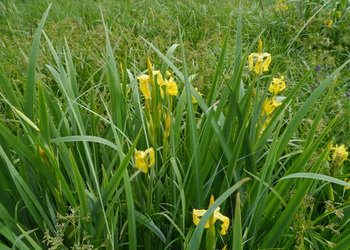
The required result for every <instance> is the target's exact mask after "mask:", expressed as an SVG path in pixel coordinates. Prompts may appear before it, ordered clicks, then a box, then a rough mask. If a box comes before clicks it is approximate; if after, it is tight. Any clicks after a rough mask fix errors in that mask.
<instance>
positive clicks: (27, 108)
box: [24, 4, 51, 120]
mask: <svg viewBox="0 0 350 250" xmlns="http://www.w3.org/2000/svg"><path fill="white" fill-rule="evenodd" d="M50 8H51V4H50V5H49V7H48V8H47V10H46V11H45V13H44V15H43V17H42V19H41V21H40V24H39V27H38V29H37V30H36V32H35V36H34V41H33V44H32V48H31V50H30V56H29V62H28V70H27V78H26V89H25V93H24V114H25V115H26V116H27V117H28V118H29V119H30V120H32V119H33V109H34V107H36V102H35V92H36V90H35V82H36V80H35V74H36V70H35V67H36V59H37V56H38V50H39V43H40V37H41V32H42V30H43V28H44V24H45V21H46V18H47V16H48V14H49V10H50Z"/></svg>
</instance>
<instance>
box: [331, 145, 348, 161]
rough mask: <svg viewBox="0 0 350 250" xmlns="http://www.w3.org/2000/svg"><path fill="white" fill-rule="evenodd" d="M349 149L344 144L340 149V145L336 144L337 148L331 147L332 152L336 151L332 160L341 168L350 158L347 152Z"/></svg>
mask: <svg viewBox="0 0 350 250" xmlns="http://www.w3.org/2000/svg"><path fill="white" fill-rule="evenodd" d="M347 149H348V148H346V147H345V146H344V144H342V145H340V146H339V147H338V144H336V146H335V147H331V150H334V153H333V156H332V160H333V161H334V162H335V163H337V165H338V166H340V165H341V164H342V163H343V162H344V161H345V160H346V159H347V158H348V155H349V153H348V151H346V150H347Z"/></svg>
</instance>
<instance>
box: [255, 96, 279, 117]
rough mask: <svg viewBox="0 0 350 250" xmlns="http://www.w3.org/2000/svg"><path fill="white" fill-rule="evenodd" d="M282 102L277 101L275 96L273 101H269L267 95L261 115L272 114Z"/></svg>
mask: <svg viewBox="0 0 350 250" xmlns="http://www.w3.org/2000/svg"><path fill="white" fill-rule="evenodd" d="M281 104H282V102H279V101H277V100H276V99H275V98H274V99H273V100H272V101H269V100H268V98H267V97H266V99H265V101H264V103H263V106H262V109H261V112H260V116H263V115H264V114H265V115H266V116H269V115H271V114H272V112H273V111H275V109H276V108H277V107H279V106H280V105H281Z"/></svg>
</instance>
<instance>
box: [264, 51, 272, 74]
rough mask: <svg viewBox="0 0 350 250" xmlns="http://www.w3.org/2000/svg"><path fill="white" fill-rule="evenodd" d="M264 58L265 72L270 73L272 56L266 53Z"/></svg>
mask: <svg viewBox="0 0 350 250" xmlns="http://www.w3.org/2000/svg"><path fill="white" fill-rule="evenodd" d="M263 57H266V59H265V61H264V63H263V71H268V70H269V66H270V64H271V55H270V54H268V53H264V54H263Z"/></svg>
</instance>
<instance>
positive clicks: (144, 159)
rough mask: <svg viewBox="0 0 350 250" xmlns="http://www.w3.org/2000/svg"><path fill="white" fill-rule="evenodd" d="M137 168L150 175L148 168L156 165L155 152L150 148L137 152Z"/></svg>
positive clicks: (135, 156)
mask: <svg viewBox="0 0 350 250" xmlns="http://www.w3.org/2000/svg"><path fill="white" fill-rule="evenodd" d="M134 158H135V167H136V168H137V169H141V170H142V172H144V173H148V168H150V167H152V166H153V165H154V161H155V160H154V150H153V148H149V149H147V150H146V151H137V150H136V151H135V155H134Z"/></svg>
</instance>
